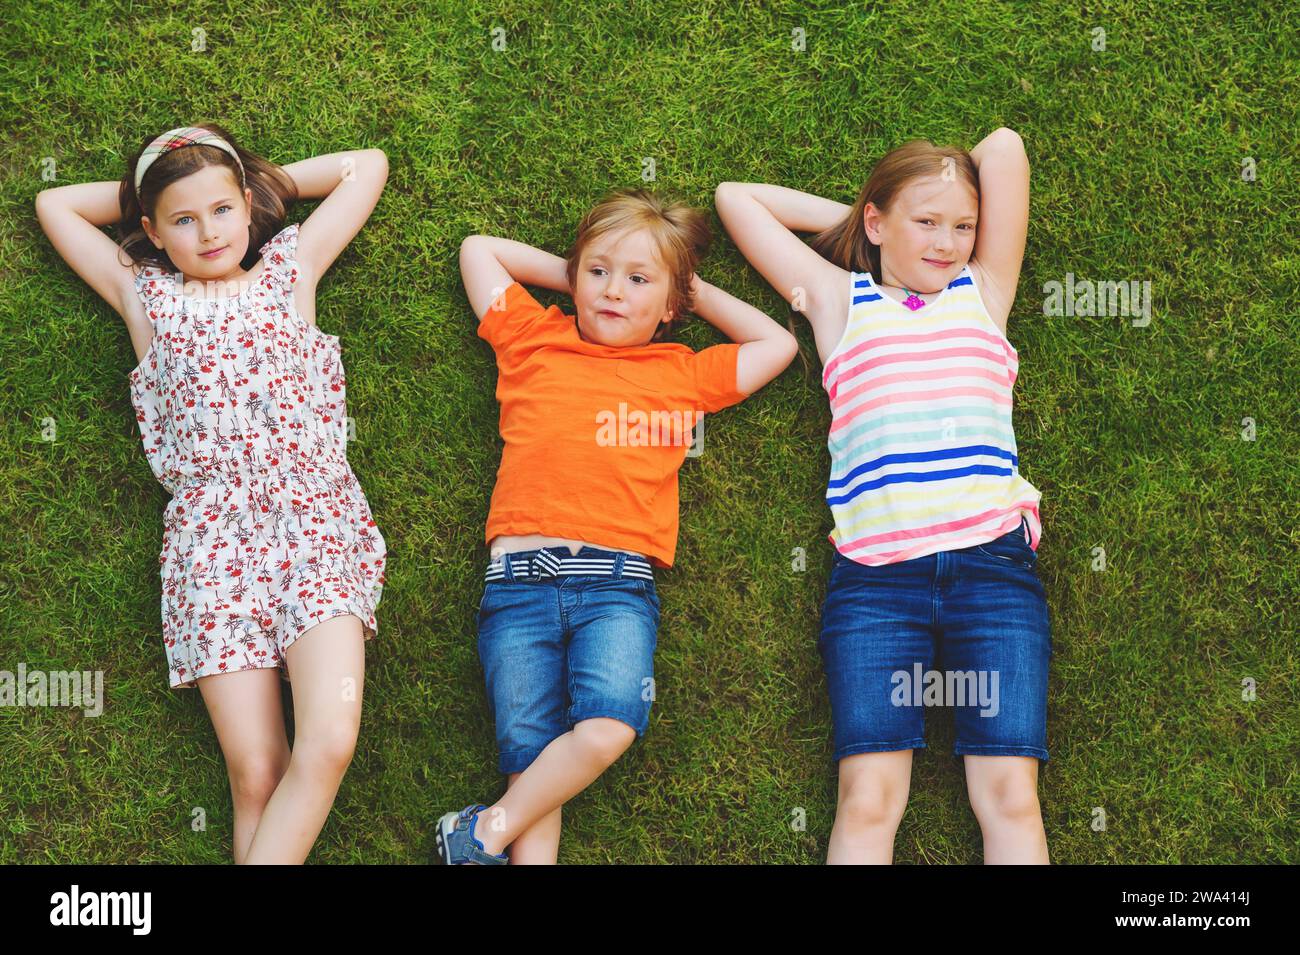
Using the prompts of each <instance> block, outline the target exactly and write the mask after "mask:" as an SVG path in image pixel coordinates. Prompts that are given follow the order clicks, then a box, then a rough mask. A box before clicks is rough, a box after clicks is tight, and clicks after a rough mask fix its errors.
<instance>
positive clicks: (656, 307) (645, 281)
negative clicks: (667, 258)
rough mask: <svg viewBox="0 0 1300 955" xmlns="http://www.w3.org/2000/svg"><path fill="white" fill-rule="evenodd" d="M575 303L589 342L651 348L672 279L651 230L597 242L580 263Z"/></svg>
mask: <svg viewBox="0 0 1300 955" xmlns="http://www.w3.org/2000/svg"><path fill="white" fill-rule="evenodd" d="M574 284H575V286H576V287H575V288H574V289H573V304H574V307H575V308H576V309H577V312H578V334H579V336H580V337H581V338H582V339H583V340H584V341H589V342H596V343H597V344H600V345H612V346H615V347H625V346H629V345H645V344H647V343H648V342H649V341H650V339H651V338H652V337H653V336H654V333H655V329H656V328H658V327H659V324H660V323H661V322H667V321H669V320H670V319H671V318H672V316H671V315H670V314H669V313H668V312H667V308H668V290H669V288H670V286H671V284H672V283H671V278H670V276H669V272H668V269H667V268H665V267H664V265H663V263H662V262H661V261H660V259H659V256H658V253H657V251H656V249H655V247H654V243H653V242H652V241H651V238H650V235H649V233H648V232H646V231H645V230H634V229H628V230H624V231H623V232H612V233H609V234H607V235H603V236H601V237H600V238H599V239H596V240H595V241H593V242H591V243H590V244H589V245H588V246H587V247H586V248H585V249H583V250H582V256H581V258H579V260H578V270H577V278H576V281H575V283H574Z"/></svg>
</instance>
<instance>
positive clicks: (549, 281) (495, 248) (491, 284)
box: [460, 235, 570, 319]
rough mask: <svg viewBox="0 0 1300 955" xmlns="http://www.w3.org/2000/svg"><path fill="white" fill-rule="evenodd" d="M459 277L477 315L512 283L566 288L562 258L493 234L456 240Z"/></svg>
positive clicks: (483, 313) (566, 289) (558, 288)
mask: <svg viewBox="0 0 1300 955" xmlns="http://www.w3.org/2000/svg"><path fill="white" fill-rule="evenodd" d="M460 278H461V281H462V282H463V283H464V284H465V294H466V296H468V298H469V304H470V307H471V308H473V309H474V314H475V315H477V316H478V317H479V318H480V319H481V318H482V317H483V316H484V315H485V314H486V313H487V310H488V309H489V308H491V307H492V303H493V302H494V301H496V299H497V298H498V297H499V296H500V295H501V293H502V292H504V291H505V290H506V288H507V287H509V286H510V285H511V284H512V283H514V282H518V283H519V284H521V285H535V286H537V287H538V288H546V289H551V290H552V291H555V292H566V293H567V292H569V291H570V290H569V279H568V276H567V275H566V274H565V269H564V259H563V258H561V257H560V256H558V255H552V254H551V253H550V252H543V251H542V250H541V249H535V248H533V247H532V246H531V245H527V244H525V243H523V242H516V241H514V240H513V239H502V238H498V237H497V236H494V235H471V236H466V237H465V239H464V241H462V242H461V244H460Z"/></svg>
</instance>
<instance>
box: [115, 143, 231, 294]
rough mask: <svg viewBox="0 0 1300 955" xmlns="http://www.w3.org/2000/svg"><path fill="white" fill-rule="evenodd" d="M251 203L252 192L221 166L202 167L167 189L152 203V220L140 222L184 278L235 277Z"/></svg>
mask: <svg viewBox="0 0 1300 955" xmlns="http://www.w3.org/2000/svg"><path fill="white" fill-rule="evenodd" d="M252 202H253V191H252V190H251V189H245V190H244V192H243V193H242V194H241V193H240V191H239V187H238V184H237V183H236V182H235V177H234V176H233V175H232V174H231V172H230V170H229V169H227V168H226V167H225V166H204V167H203V168H202V169H200V170H199V171H198V172H194V173H191V174H190V175H188V176H186V177H185V178H183V179H177V180H176V181H175V182H173V183H172V184H171V185H169V186H168V187H167V188H165V189H164V190H163V191H162V194H161V195H160V196H159V197H158V201H157V202H156V203H155V204H154V210H153V211H154V218H153V220H150V219H149V217H147V216H143V217H141V221H140V224H141V225H142V226H143V227H144V229H145V232H146V233H148V235H149V238H150V239H151V240H152V241H153V244H154V245H155V246H157V247H158V248H160V249H164V250H165V251H166V252H167V257H168V258H170V259H171V260H172V264H173V265H175V266H176V267H177V268H178V269H180V270H181V271H182V272H184V273H185V275H186V277H187V278H194V279H199V280H202V281H207V282H212V281H220V280H222V279H227V278H237V277H239V276H240V275H242V274H243V272H242V270H241V269H240V267H239V263H240V262H241V261H242V260H243V258H244V256H245V254H247V252H248V239H249V233H248V228H249V226H250V225H251V224H252V218H251V215H250V209H251V208H252ZM214 250H215V254H212V255H205V254H204V253H206V252H212V251H214Z"/></svg>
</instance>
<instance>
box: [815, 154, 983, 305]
mask: <svg viewBox="0 0 1300 955" xmlns="http://www.w3.org/2000/svg"><path fill="white" fill-rule="evenodd" d="M945 175H946V176H948V177H953V176H960V177H961V178H962V180H963V181H964V182H966V184H967V185H969V186H970V187H971V188H972V189H974V190H975V199H976V201H979V194H980V182H979V173H978V171H977V170H976V168H975V163H974V162H973V161H972V160H971V158H970V153H968V152H967V151H966V150H964V149H956V148H954V147H952V146H936V145H934V144H933V143H931V142H929V141H928V140H925V139H914V140H912V141H911V142H906V143H904V144H903V145H901V146H899V147H898V148H897V149H894V150H891V151H890V152H888V153H886V154H885V156H884V157H883V158H882V159H881V160H880V161H879V162H877V163H876V165H875V168H873V169H872V170H871V175H870V176H869V177H868V178H867V183H866V185H864V186H863V187H862V191H861V192H860V193H858V199H857V201H856V202H855V203H853V208H852V209H850V210H849V214H848V216H847V217H846V218H845V219H844V221H843V222H840V223H838V224H837V225H834V226H832V227H831V228H829V229H827V230H826V231H825V232H819V233H817V234H816V235H814V236H813V237H812V238H810V239H809V240H808V244H809V245H810V246H811V247H812V249H813V251H814V252H817V253H818V254H820V255H821V256H822V258H825V259H829V260H830V261H832V262H834V263H835V264H836V265H838V266H839V267H840V268H842V269H846V270H848V271H850V272H870V273H871V277H872V278H873V279H875V280H876V281H877V282H880V281H883V278H884V277H883V276H882V275H881V274H880V246H878V245H875V244H873V243H872V241H871V240H870V239H868V238H867V229H866V226H865V225H864V224H863V222H862V215H863V211H864V210H865V209H866V208H867V203H868V202H871V203H874V204H875V206H876V208H877V209H879V210H880V211H881V212H884V211H886V210H888V209H889V206H890V204H891V203H892V202H893V201H894V199H895V198H896V197H897V196H898V193H899V192H900V191H902V189H903V188H904V187H905V186H907V185H908V183H910V182H911V181H912V180H913V179H923V178H926V177H929V176H945Z"/></svg>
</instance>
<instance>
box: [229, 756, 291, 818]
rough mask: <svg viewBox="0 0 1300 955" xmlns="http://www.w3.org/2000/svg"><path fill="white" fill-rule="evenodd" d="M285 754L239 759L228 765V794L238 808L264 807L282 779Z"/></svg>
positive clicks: (285, 762)
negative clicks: (229, 793)
mask: <svg viewBox="0 0 1300 955" xmlns="http://www.w3.org/2000/svg"><path fill="white" fill-rule="evenodd" d="M286 757H287V754H285V756H281V755H280V754H275V753H264V754H260V755H257V756H247V757H241V758H240V759H238V760H236V761H235V762H232V763H231V764H230V765H229V773H230V792H231V794H232V795H233V796H234V799H235V804H236V805H239V806H265V805H266V804H267V802H269V801H270V799H271V794H272V793H274V792H275V789H276V787H277V786H279V785H280V780H281V779H282V778H284V771H285V769H286V766H287V762H288V761H287V758H286Z"/></svg>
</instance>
